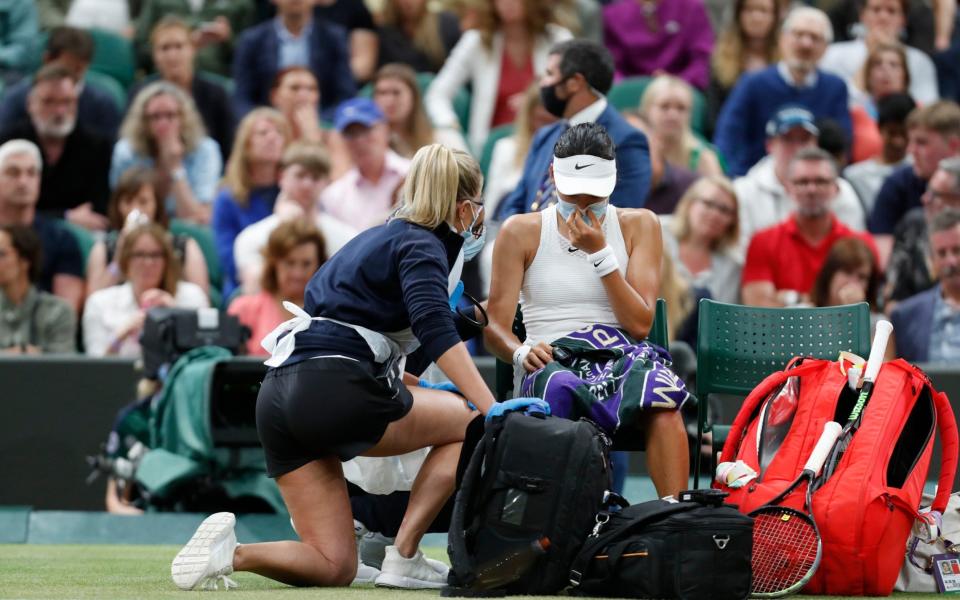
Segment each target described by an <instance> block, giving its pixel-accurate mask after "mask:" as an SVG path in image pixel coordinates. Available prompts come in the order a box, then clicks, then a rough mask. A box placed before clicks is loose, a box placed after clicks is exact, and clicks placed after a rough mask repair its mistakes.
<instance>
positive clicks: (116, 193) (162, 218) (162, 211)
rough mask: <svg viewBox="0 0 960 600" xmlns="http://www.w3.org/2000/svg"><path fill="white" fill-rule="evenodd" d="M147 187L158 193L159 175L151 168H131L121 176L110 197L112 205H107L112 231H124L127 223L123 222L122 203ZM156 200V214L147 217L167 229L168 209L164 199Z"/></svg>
mask: <svg viewBox="0 0 960 600" xmlns="http://www.w3.org/2000/svg"><path fill="white" fill-rule="evenodd" d="M146 186H150V187H151V188H153V191H154V193H156V191H157V174H156V172H155V171H154V170H153V169H151V168H149V167H143V166H134V167H130V168H129V169H127V170H126V171H124V172H123V173H122V174H121V175H120V178H119V179H118V180H117V185H116V186H114V188H113V193H112V194H111V195H110V203H109V204H107V220H108V221H109V222H110V229H113V230H114V231H120V230H121V229H123V226H124V224H125V223H124V222H123V216H122V215H121V214H120V203H121V202H123V201H124V200H126V199H127V198H130V197H131V196H136V195H137V194H138V193H139V192H140V190H141V189H143V188H144V187H146ZM156 200H157V201H156V205H157V206H156V208H157V212H156V214H153V215H147V216H149V217H150V220H151V221H153V222H155V223H157V224H159V225H160V226H161V227H163V228H164V229H166V228H167V210H166V207H165V206H164V203H163V199H162V198H157V199H156Z"/></svg>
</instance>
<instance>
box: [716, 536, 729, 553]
mask: <svg viewBox="0 0 960 600" xmlns="http://www.w3.org/2000/svg"><path fill="white" fill-rule="evenodd" d="M713 543H714V544H716V545H717V548H718V549H720V550H723V549H724V548H726V547H727V544H729V543H730V536H729V535H715V536H713Z"/></svg>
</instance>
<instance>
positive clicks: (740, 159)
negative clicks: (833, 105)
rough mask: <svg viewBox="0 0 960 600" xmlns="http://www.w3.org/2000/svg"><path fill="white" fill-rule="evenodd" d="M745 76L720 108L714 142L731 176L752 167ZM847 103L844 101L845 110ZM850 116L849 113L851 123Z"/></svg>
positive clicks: (748, 99)
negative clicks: (747, 131)
mask: <svg viewBox="0 0 960 600" xmlns="http://www.w3.org/2000/svg"><path fill="white" fill-rule="evenodd" d="M746 81H749V80H746ZM746 81H745V80H744V78H741V79H740V82H739V83H737V85H736V86H734V88H733V91H732V92H730V96H729V97H728V98H727V101H726V103H725V104H724V105H723V107H722V108H721V109H720V116H719V117H718V118H717V128H716V131H715V132H714V138H713V143H714V145H715V146H716V147H717V150H718V151H719V152H720V154H722V155H723V157H724V158H725V159H726V160H727V169H728V170H729V171H730V175H731V176H737V175H743V174H744V173H746V172H747V169H749V168H750V165H748V164H746V162H747V157H746V155H745V152H746V151H747V140H746V137H745V136H744V132H745V131H746V123H748V122H749V121H750V118H751V116H753V115H751V114H750V112H751V110H750V98H749V91H748V90H747V89H746V86H745V85H744V83H746ZM846 108H847V105H846V103H844V105H843V110H846ZM849 122H850V116H849V115H847V123H848V125H849Z"/></svg>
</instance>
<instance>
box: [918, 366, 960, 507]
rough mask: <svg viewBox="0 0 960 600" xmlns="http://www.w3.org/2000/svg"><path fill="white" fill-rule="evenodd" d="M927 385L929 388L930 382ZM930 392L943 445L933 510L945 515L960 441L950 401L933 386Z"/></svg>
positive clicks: (955, 470) (955, 472)
mask: <svg viewBox="0 0 960 600" xmlns="http://www.w3.org/2000/svg"><path fill="white" fill-rule="evenodd" d="M928 381H929V380H928ZM926 385H928V386H929V385H930V384H929V382H927V383H926ZM930 390H931V391H932V392H933V405H934V407H935V408H936V411H937V424H938V426H939V429H940V445H941V460H940V479H939V482H938V485H937V495H936V497H935V498H934V499H933V504H932V505H931V509H932V510H935V511H937V512H939V513H941V514H943V512H944V511H945V510H946V509H947V502H949V501H950V490H951V489H953V480H954V477H956V474H957V451H958V449H960V440H958V434H957V419H956V417H955V416H954V414H953V408H952V407H951V406H950V399H949V398H947V395H946V394H944V393H943V392H938V391H936V390H934V389H933V387H932V386H931V387H930Z"/></svg>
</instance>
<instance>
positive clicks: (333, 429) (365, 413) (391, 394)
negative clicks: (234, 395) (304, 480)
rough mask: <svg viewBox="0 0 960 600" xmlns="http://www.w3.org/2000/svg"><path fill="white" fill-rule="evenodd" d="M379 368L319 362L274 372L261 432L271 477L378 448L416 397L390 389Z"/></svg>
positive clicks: (395, 386)
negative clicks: (307, 465) (388, 427)
mask: <svg viewBox="0 0 960 600" xmlns="http://www.w3.org/2000/svg"><path fill="white" fill-rule="evenodd" d="M381 368H382V367H381V366H380V365H377V364H375V363H371V362H367V361H357V360H353V359H350V358H344V357H320V358H313V359H309V360H305V361H302V362H298V363H296V364H293V365H288V366H283V367H278V368H276V369H272V370H270V371H269V372H268V373H267V375H266V377H265V378H264V380H263V385H262V386H260V395H259V396H257V432H258V433H259V435H260V443H261V444H262V445H263V449H264V452H265V454H266V459H267V475H269V476H270V477H279V476H280V475H283V474H284V473H289V472H290V471H293V470H295V469H298V468H300V467H302V466H303V465H305V464H307V463H309V462H310V461H312V460H316V459H320V458H327V457H330V456H335V457H337V458H339V459H340V460H350V459H351V458H354V457H356V456H358V455H360V454H362V453H363V452H365V451H367V450H369V449H370V448H372V447H374V446H375V445H376V444H377V442H379V441H380V438H381V437H383V432H384V431H386V429H387V425H389V424H390V423H392V422H393V421H396V420H398V419H400V418H401V417H403V416H404V415H406V414H407V412H409V411H410V407H411V406H412V405H413V395H412V394H411V393H410V390H408V389H407V388H406V386H405V385H403V384H402V383H401V382H399V381H397V380H395V381H394V382H393V383H392V384H388V383H387V380H386V378H385V377H383V376H382V375H381V374H379V373H378V372H377V370H378V369H381Z"/></svg>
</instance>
